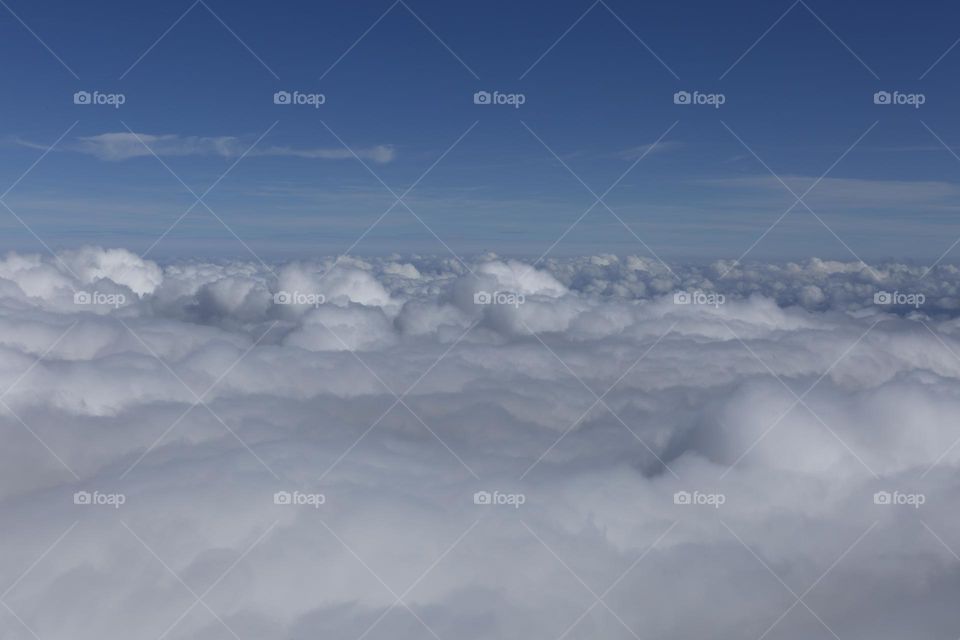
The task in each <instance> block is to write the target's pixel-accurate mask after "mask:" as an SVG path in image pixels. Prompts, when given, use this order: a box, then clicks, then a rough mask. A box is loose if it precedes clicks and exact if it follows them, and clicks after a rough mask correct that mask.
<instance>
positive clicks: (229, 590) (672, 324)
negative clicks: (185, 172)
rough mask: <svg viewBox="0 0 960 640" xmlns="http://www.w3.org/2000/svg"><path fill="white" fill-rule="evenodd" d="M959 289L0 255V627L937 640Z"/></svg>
mask: <svg viewBox="0 0 960 640" xmlns="http://www.w3.org/2000/svg"><path fill="white" fill-rule="evenodd" d="M958 287H960V272H958V270H957V269H956V268H954V267H949V266H938V267H936V268H934V269H933V270H931V271H930V272H929V273H927V271H926V269H924V268H920V267H914V266H908V265H898V264H880V265H873V268H872V269H871V268H866V267H865V266H863V265H858V264H853V263H839V262H824V261H819V260H810V261H808V262H805V263H798V264H786V265H749V266H746V265H734V264H732V263H717V264H714V265H709V266H703V267H692V266H691V267H684V268H676V267H675V268H674V271H673V272H670V271H668V270H667V269H666V268H664V267H662V266H660V265H659V264H658V263H655V262H653V261H650V260H647V259H643V258H633V257H630V258H616V257H612V256H597V257H586V258H576V259H564V260H548V261H545V262H544V263H541V264H538V265H536V266H532V265H530V264H529V263H521V262H516V261H512V260H507V259H503V258H499V257H497V256H493V255H490V256H482V257H479V258H477V259H476V260H475V261H473V262H471V263H470V264H461V263H459V262H458V261H456V260H454V259H452V258H451V259H441V258H430V257H410V258H404V259H377V260H372V259H371V260H359V259H354V258H343V259H341V260H339V261H335V260H333V259H329V260H320V261H316V262H300V263H291V264H285V265H273V266H268V265H263V264H260V263H259V262H254V261H252V262H247V263H241V262H233V263H216V264H215V263H205V262H199V261H197V262H184V263H178V264H172V265H167V266H165V267H160V266H158V265H156V264H154V263H151V262H148V261H144V260H141V259H139V258H138V257H137V256H136V255H134V254H131V253H129V252H127V251H124V250H102V249H97V248H88V249H82V250H78V251H72V252H64V253H61V254H59V255H58V256H57V257H56V258H55V259H54V258H47V257H41V256H36V255H15V254H11V255H8V256H7V257H6V258H5V259H3V260H2V261H0V308H2V313H0V350H2V357H0V390H3V391H0V393H2V396H0V400H2V404H0V429H2V434H3V435H2V438H3V439H2V442H3V446H2V447H0V540H2V544H0V576H3V580H4V582H3V583H2V584H0V603H3V604H4V605H5V606H4V608H0V614H2V615H0V625H2V626H0V637H3V638H17V639H19V638H33V637H35V636H36V637H39V638H41V639H42V640H57V639H60V638H64V639H66V638H69V639H71V640H85V639H87V638H90V639H94V638H95V639H97V640H104V639H114V638H116V639H121V638H122V639H124V640H127V639H130V638H147V639H158V638H171V639H175V638H184V639H186V638H191V639H201V638H203V639H210V638H238V637H239V638H244V639H245V638H290V639H294V640H299V639H304V640H305V639H307V638H317V637H332V638H347V639H350V640H353V639H357V640H360V639H361V638H371V639H374V638H391V639H394V640H396V639H408V638H409V639H414V638H431V637H433V638H439V639H441V640H453V639H457V640H462V639H473V638H477V639H480V638H483V639H491V640H492V639H501V638H546V639H560V638H604V639H606V638H618V639H619V638H645V639H646V638H664V639H671V640H672V639H676V640H680V639H688V638H696V637H704V638H715V639H718V640H725V639H734V638H736V639H738V640H739V639H743V638H748V639H751V638H757V639H760V638H771V639H774V638H776V639H788V640H794V639H796V640H800V639H804V640H806V639H808V638H832V637H839V638H842V639H843V640H857V639H863V640H867V639H869V640H886V639H891V640H892V639H894V638H897V639H899V638H903V637H918V638H919V637H922V638H956V637H957V636H958V635H960V631H958V628H960V613H958V611H957V607H956V602H957V597H958V595H960V571H958V566H960V559H958V557H957V555H956V554H955V553H954V551H960V512H958V511H957V509H956V508H954V507H955V504H956V495H957V494H956V488H957V485H958V484H960V479H958V476H957V473H956V469H957V466H958V464H960V446H954V445H956V443H957V440H958V438H960V428H958V425H957V421H956V416H957V415H958V413H960V382H958V378H960V357H958V356H960V340H958V332H960V327H958V320H957V317H958V315H960V313H958ZM888 302H890V303H892V304H888ZM478 492H479V493H478ZM488 498H489V500H488ZM488 501H489V502H490V504H485V503H486V502H488ZM87 502H89V504H87ZM287 502H289V503H290V504H287ZM476 502H479V503H480V504H476ZM77 503H79V504H77ZM888 503H889V504H888ZM951 549H952V550H951ZM34 634H35V636H34Z"/></svg>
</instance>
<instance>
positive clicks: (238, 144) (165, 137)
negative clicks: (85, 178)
mask: <svg viewBox="0 0 960 640" xmlns="http://www.w3.org/2000/svg"><path fill="white" fill-rule="evenodd" d="M17 143H18V144H20V145H22V146H26V147H31V148H35V149H46V148H47V147H46V145H41V144H38V143H35V142H30V141H26V140H17ZM251 143H252V140H246V139H243V138H240V137H238V136H185V135H180V134H172V133H171V134H151V133H131V132H129V131H118V132H108V133H101V134H97V135H93V136H79V137H77V138H75V139H74V140H72V141H70V142H65V143H62V144H61V145H60V147H59V148H60V149H62V150H64V151H72V152H75V153H82V154H86V155H90V156H94V157H95V158H99V159H101V160H108V161H112V162H119V161H123V160H130V159H133V158H142V157H146V156H151V155H153V154H156V155H158V156H161V157H170V156H220V157H222V158H239V157H240V156H241V155H243V154H244V152H246V151H247V150H248V149H249V148H250V144H251ZM354 153H356V155H357V156H359V157H360V158H362V159H364V160H370V161H372V162H376V163H380V164H384V163H388V162H391V161H393V159H394V158H395V157H396V150H395V148H394V147H393V146H392V145H386V144H384V145H376V146H372V147H359V148H355V149H353V150H352V151H351V150H349V149H346V148H344V147H302V148H301V147H291V146H285V145H277V146H264V147H259V146H258V147H254V148H253V149H252V150H250V151H249V153H248V154H247V155H248V156H273V157H290V158H305V159H309V160H350V159H355V158H354Z"/></svg>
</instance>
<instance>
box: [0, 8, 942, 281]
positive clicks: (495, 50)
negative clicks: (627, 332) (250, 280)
mask: <svg viewBox="0 0 960 640" xmlns="http://www.w3.org/2000/svg"><path fill="white" fill-rule="evenodd" d="M0 9H2V10H3V11H2V12H0V13H2V16H3V17H2V20H0V53H2V55H3V56H4V57H5V59H8V60H12V61H15V64H7V65H4V68H3V70H2V71H0V73H2V74H3V75H4V78H3V80H4V82H5V84H6V86H7V87H8V91H7V92H6V95H5V98H4V100H3V102H2V105H0V110H2V111H0V113H2V118H0V123H2V131H0V145H2V146H0V181H2V185H4V186H3V187H2V191H7V186H8V185H11V186H12V189H10V190H9V191H7V193H6V194H5V195H4V198H3V201H4V202H5V203H6V204H7V206H8V207H9V208H10V209H11V210H12V211H8V210H6V209H4V210H2V213H4V214H5V215H4V216H3V217H2V218H0V224H2V225H3V229H2V236H3V240H2V243H0V244H2V246H0V248H3V249H7V250H9V249H25V250H31V251H44V250H45V249H44V247H43V244H42V243H41V240H42V242H43V243H46V244H47V245H48V247H50V248H51V249H53V250H60V249H69V248H77V247H80V246H83V245H99V246H123V247H126V248H129V249H130V250H132V251H135V252H136V253H138V254H141V255H143V254H146V255H147V256H148V257H153V258H156V259H161V260H169V259H173V258H182V257H189V256H196V255H205V256H213V255H217V256H221V257H223V258H244V259H249V258H256V259H258V260H265V261H272V260H277V259H283V258H289V257H302V256H308V255H329V254H340V253H344V252H347V251H348V250H349V252H350V253H354V254H359V255H388V254H390V253H394V252H397V253H402V254H405V253H412V252H416V253H423V254H442V255H450V253H451V252H452V253H455V254H457V255H476V254H480V253H482V252H487V251H490V252H496V253H498V254H501V255H516V256H526V257H534V258H535V257H538V256H541V255H542V254H544V253H545V252H549V254H550V255H580V254H584V253H600V252H606V253H613V254H618V255H626V254H632V253H636V254H638V255H644V256H646V257H654V256H656V257H658V258H661V259H663V260H667V261H670V260H678V261H685V262H704V263H705V262H709V261H711V260H716V259H737V258H740V257H741V256H742V257H743V258H744V259H750V258H753V259H757V260H772V259H785V258H797V259H799V258H806V257H810V256H817V257H821V258H837V259H843V260H849V259H854V260H865V261H868V262H869V261H872V260H879V259H885V258H895V259H899V260H907V261H915V262H922V263H926V264H930V263H932V262H934V261H936V260H942V261H946V262H951V261H952V260H954V259H955V254H953V253H950V251H949V250H950V249H951V245H952V244H953V242H954V240H955V239H956V235H957V233H956V232H955V226H954V225H953V224H952V219H953V215H954V214H955V211H956V205H955V202H956V196H957V194H958V192H960V187H958V178H960V159H958V158H957V157H956V152H955V151H954V150H953V149H957V148H960V131H958V128H957V124H956V122H955V119H954V118H952V117H951V116H952V114H954V113H955V112H956V107H957V104H958V100H960V95H958V92H957V89H956V87H955V86H954V83H952V82H951V80H952V78H953V76H954V75H955V73H956V71H957V69H958V68H960V50H954V49H952V47H953V46H954V45H955V44H956V42H957V38H960V32H958V31H957V29H956V28H955V26H954V25H955V22H956V21H955V19H954V18H955V17H956V11H957V9H956V7H955V6H953V5H952V4H951V3H949V2H923V3H922V4H921V5H918V6H917V7H915V8H911V10H910V11H904V9H903V5H902V3H899V2H877V3H871V4H870V6H869V10H867V8H865V7H864V6H862V5H857V4H853V3H843V4H839V5H837V4H836V3H822V2H816V1H815V0H811V1H807V0H804V1H803V2H794V3H792V4H791V3H790V2H737V3H732V4H731V3H723V4H721V3H709V2H684V3H660V4H655V5H653V4H650V5H648V4H642V3H641V4H638V3H630V2H618V1H617V0H604V1H603V2H594V3H592V4H591V3H590V2H565V1H564V2H554V3H550V5H549V8H548V9H545V8H544V6H543V5H542V4H539V3H520V4H518V3H507V2H497V1H492V2H483V3H463V2H459V3H448V2H428V1H423V0H404V2H395V3H392V4H391V3H390V2H364V3H316V2H297V1H294V0H291V1H290V2H288V3H285V4H284V10H283V11H277V10H275V9H274V8H272V7H270V6H267V5H265V4H261V3H252V2H240V3H228V2H218V0H203V2H194V3H191V2H189V1H186V2H165V3H139V4H130V3H121V2H90V3H83V4H82V5H79V4H76V3H67V2H45V1H41V2H23V1H20V0H4V6H3V7H0ZM84 91H85V92H88V93H90V94H91V95H93V94H94V92H99V94H101V95H102V96H104V97H102V98H101V99H102V100H104V101H106V104H74V99H73V97H74V94H75V93H76V92H84ZM282 91H286V92H289V93H291V94H293V92H299V93H300V94H306V95H311V96H312V95H318V94H319V95H322V96H323V97H322V99H320V98H314V99H311V100H312V103H310V101H308V103H307V104H275V103H274V99H273V98H274V94H275V93H276V92H282ZM478 91H487V92H490V93H491V94H492V93H493V92H499V94H502V95H504V96H511V95H519V96H522V97H520V98H509V97H504V98H503V100H504V101H505V102H506V103H504V104H475V103H474V94H475V93H476V92H478ZM878 91H886V92H889V93H890V94H891V95H894V96H897V95H899V96H900V99H902V100H904V101H905V103H904V104H875V101H874V94H875V93H876V92H878ZM677 92H688V93H690V94H691V95H692V96H694V98H693V99H694V100H696V99H697V98H696V96H701V99H702V100H703V101H705V102H706V104H675V102H674V94H675V93H677ZM695 92H696V93H695ZM894 92H898V93H897V94H894ZM111 95H114V96H116V95H119V96H122V97H119V98H110V97H109V96H111ZM718 95H719V96H722V97H719V98H718V97H716V96H718ZM710 96H714V97H712V98H711V97H710ZM896 99H897V98H896V97H894V98H893V100H892V101H895V100H896ZM93 100H96V97H94V98H93ZM304 100H307V99H306V98H304ZM321 100H322V104H317V103H318V102H320V101H321ZM118 101H122V104H119V105H117V104H116V103H117V102H118ZM517 102H520V103H521V104H519V105H518V104H516V103H517ZM717 102H721V104H719V105H717V104H716V103H717ZM918 102H920V103H921V104H919V105H918V104H917V103H918ZM54 143H56V144H55V146H53V148H52V150H49V149H50V147H51V145H54ZM48 150H49V152H48V153H47V151H48ZM45 153H46V155H44V154H45ZM154 154H156V156H159V158H158V157H155V155H154ZM641 156H642V159H640V158H641ZM40 158H42V160H40V161H39V162H37V161H38V159H40ZM638 160H639V162H638ZM34 163H36V165H35V166H34ZM24 173H26V175H24ZM411 187H412V189H411ZM611 187H612V188H611ZM811 187H812V188H811ZM408 189H410V191H409V193H408V194H406V195H404V197H403V198H402V200H401V201H400V202H397V198H396V196H400V195H401V194H404V193H405V192H406V191H407V190H408ZM808 189H810V191H809V193H806V194H805V193H804V192H806V191H807V190H808ZM208 190H209V191H208ZM791 190H792V193H791ZM2 191H0V193H2ZM201 195H203V198H202V200H201V201H200V202H198V201H197V197H198V196H201ZM800 195H803V198H802V200H801V201H800V202H797V196H800ZM601 196H602V199H601V200H600V201H599V202H598V201H597V198H598V197H601ZM191 207H192V208H191ZM591 207H592V208H591ZM188 210H189V212H188V213H186V215H184V213H185V212H187V211H188ZM811 210H812V211H811ZM385 212H386V214H385ZM18 218H19V220H18ZM28 227H29V228H28ZM38 238H39V239H38Z"/></svg>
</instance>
